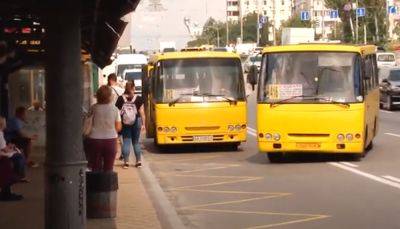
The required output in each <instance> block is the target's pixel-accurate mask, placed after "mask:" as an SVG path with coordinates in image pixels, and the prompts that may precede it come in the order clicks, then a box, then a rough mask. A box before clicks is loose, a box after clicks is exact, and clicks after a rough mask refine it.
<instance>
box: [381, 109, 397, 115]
mask: <svg viewBox="0 0 400 229" xmlns="http://www.w3.org/2000/svg"><path fill="white" fill-rule="evenodd" d="M381 112H383V113H387V114H393V113H394V112H393V111H384V110H381Z"/></svg>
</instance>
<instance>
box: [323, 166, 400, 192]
mask: <svg viewBox="0 0 400 229" xmlns="http://www.w3.org/2000/svg"><path fill="white" fill-rule="evenodd" d="M328 164H330V165H332V166H335V167H337V168H340V169H343V170H346V171H349V172H352V173H354V174H357V175H359V176H363V177H365V178H368V179H370V180H374V181H376V182H379V183H382V184H386V185H389V186H392V187H394V188H398V189H400V184H399V183H396V182H393V181H390V180H386V179H383V178H381V177H378V176H375V175H372V174H370V173H366V172H363V171H360V170H358V169H355V168H351V167H348V166H345V165H342V164H340V163H337V162H329V163H328Z"/></svg>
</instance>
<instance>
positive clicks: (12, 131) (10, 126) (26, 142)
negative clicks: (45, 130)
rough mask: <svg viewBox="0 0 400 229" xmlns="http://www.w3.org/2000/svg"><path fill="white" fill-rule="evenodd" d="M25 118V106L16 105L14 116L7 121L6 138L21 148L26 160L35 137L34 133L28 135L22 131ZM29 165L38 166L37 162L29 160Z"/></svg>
mask: <svg viewBox="0 0 400 229" xmlns="http://www.w3.org/2000/svg"><path fill="white" fill-rule="evenodd" d="M25 120H26V108H25V107H18V108H17V109H16V111H15V117H14V118H12V119H10V120H9V121H8V123H7V129H6V140H7V142H9V143H12V144H14V145H15V146H16V147H17V148H19V149H21V150H22V152H23V153H24V155H25V158H26V159H27V160H28V159H29V155H30V153H31V150H32V149H31V148H32V140H34V139H36V137H37V136H36V135H32V136H31V135H29V134H27V133H25V132H24V131H23V128H24V125H25ZM28 165H29V166H30V167H38V164H37V163H35V162H33V161H29V162H28Z"/></svg>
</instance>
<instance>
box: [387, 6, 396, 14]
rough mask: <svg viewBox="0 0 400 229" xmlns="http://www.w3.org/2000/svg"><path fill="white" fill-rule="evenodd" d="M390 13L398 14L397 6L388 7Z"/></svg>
mask: <svg viewBox="0 0 400 229" xmlns="http://www.w3.org/2000/svg"><path fill="white" fill-rule="evenodd" d="M388 13H389V14H396V13H397V8H396V6H388Z"/></svg>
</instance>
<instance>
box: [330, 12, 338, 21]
mask: <svg viewBox="0 0 400 229" xmlns="http://www.w3.org/2000/svg"><path fill="white" fill-rule="evenodd" d="M330 16H331V18H332V19H336V18H339V10H331V12H330Z"/></svg>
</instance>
